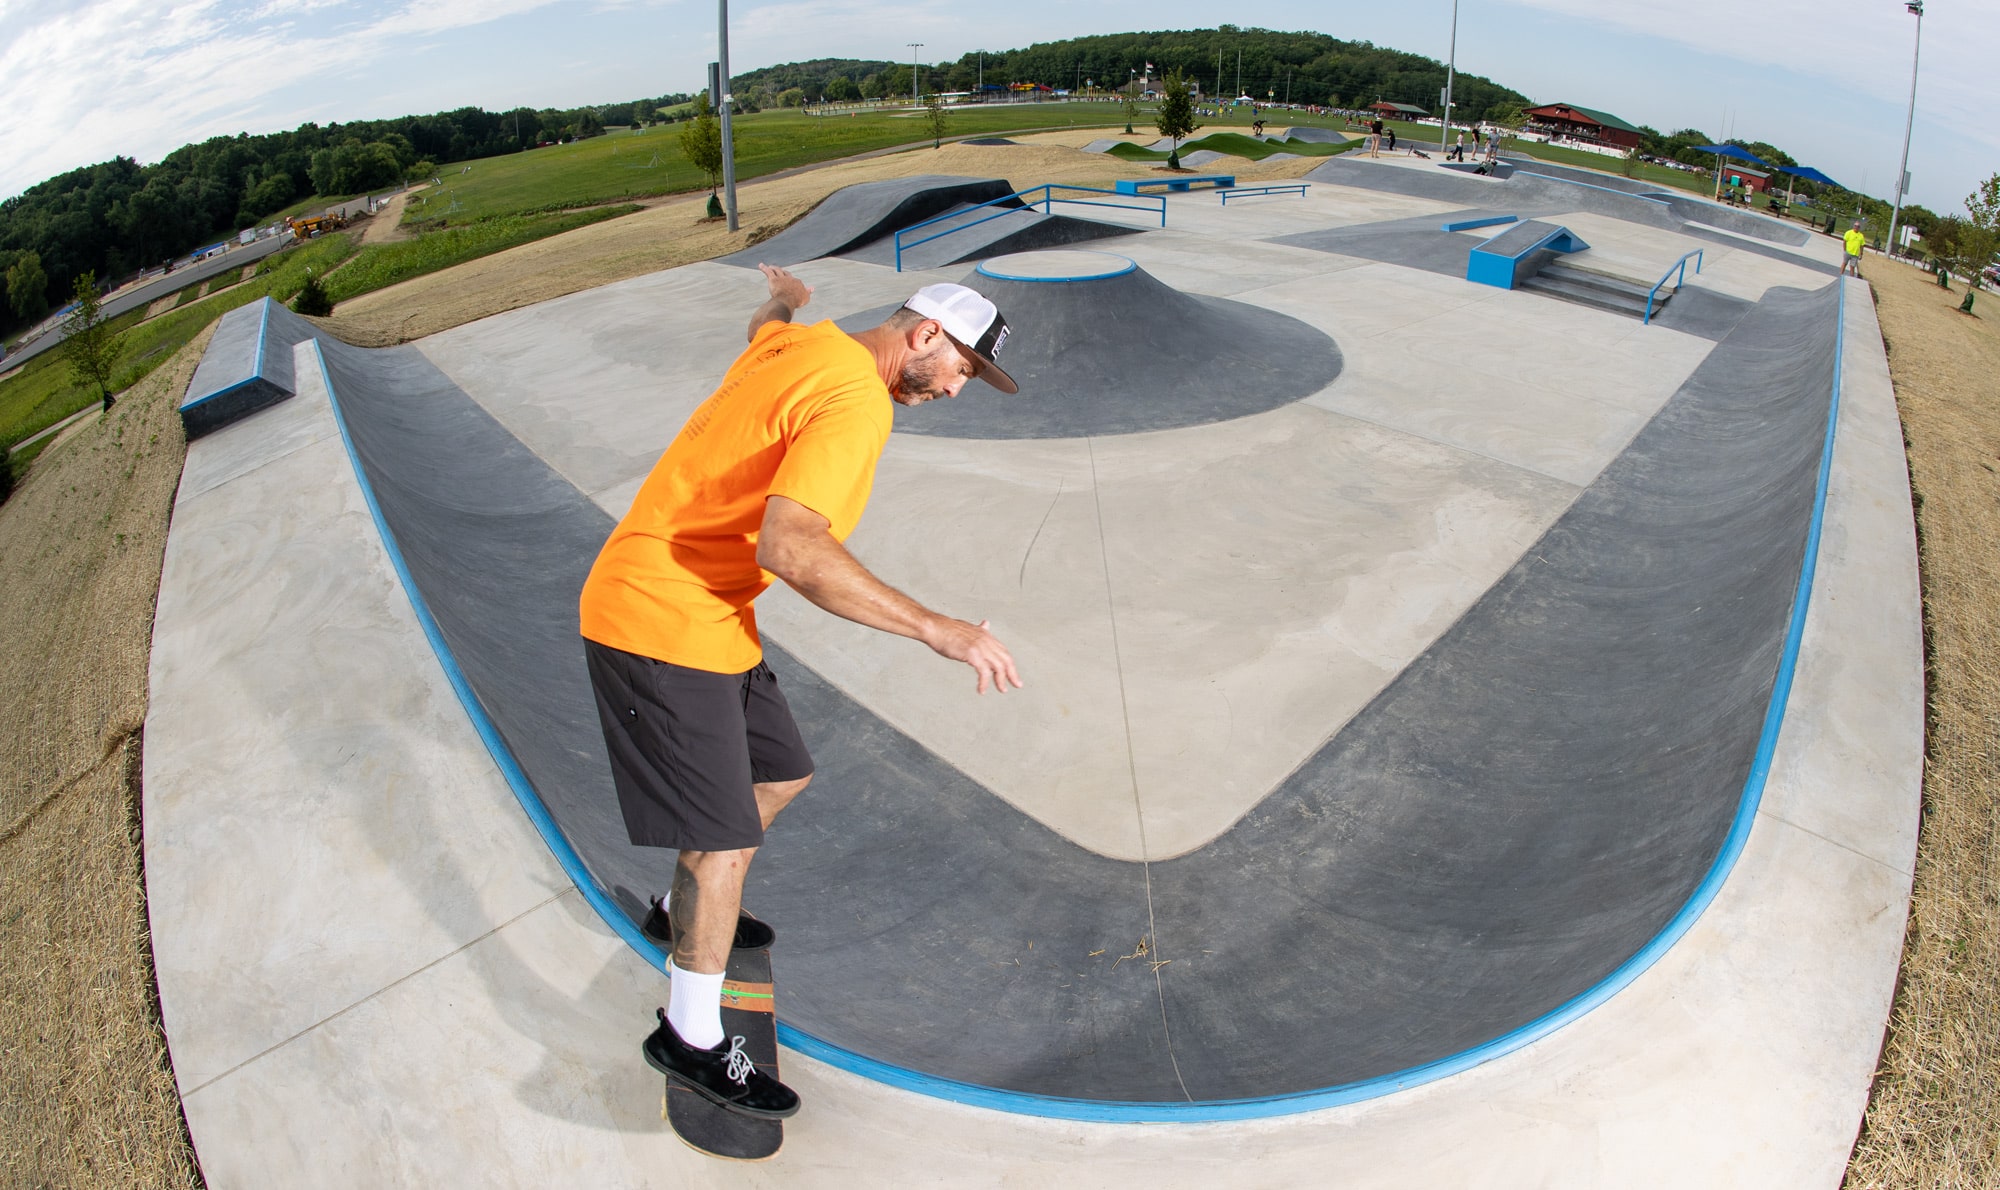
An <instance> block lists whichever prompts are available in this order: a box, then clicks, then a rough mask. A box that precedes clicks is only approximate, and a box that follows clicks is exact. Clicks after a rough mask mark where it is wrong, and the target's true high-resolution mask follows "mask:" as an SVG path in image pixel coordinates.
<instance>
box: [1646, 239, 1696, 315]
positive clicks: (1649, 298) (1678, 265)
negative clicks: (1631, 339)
mask: <svg viewBox="0 0 2000 1190" xmlns="http://www.w3.org/2000/svg"><path fill="white" fill-rule="evenodd" d="M1690 256H1692V257H1694V271H1695V272H1697V273H1699V272H1701V249H1699V248H1696V249H1695V250H1694V251H1692V252H1684V253H1682V254H1681V258H1680V259H1679V260H1677V261H1675V262H1674V263H1672V264H1670V265H1668V266H1667V271H1666V272H1664V273H1661V274H1660V279H1659V280H1658V281H1655V282H1653V287H1652V288H1651V289H1649V290H1647V291H1646V317H1645V319H1644V321H1645V322H1647V323H1650V322H1652V321H1653V295H1654V294H1656V293H1658V292H1660V286H1662V285H1665V284H1666V283H1667V278H1668V277H1671V276H1673V275H1674V270H1675V269H1679V270H1680V271H1681V275H1680V277H1679V279H1677V280H1676V281H1675V282H1674V291H1675V292H1676V293H1678V292H1679V291H1680V287H1681V282H1682V281H1685V280H1687V269H1688V257H1690Z"/></svg>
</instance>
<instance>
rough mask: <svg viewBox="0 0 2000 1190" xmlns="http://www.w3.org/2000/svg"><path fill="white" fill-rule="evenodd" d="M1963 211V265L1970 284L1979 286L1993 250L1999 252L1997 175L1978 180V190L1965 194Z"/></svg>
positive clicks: (1999, 184) (1999, 181) (1999, 182)
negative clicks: (1964, 217)
mask: <svg viewBox="0 0 2000 1190" xmlns="http://www.w3.org/2000/svg"><path fill="white" fill-rule="evenodd" d="M1965 213H1966V215H1967V216H1968V218H1967V220H1966V223H1967V233H1966V235H1965V236H1964V239H1965V240H1966V241H1967V242H1966V243H1965V247H1964V255H1965V260H1966V267H1967V269H1968V275H1969V276H1971V278H1972V284H1973V285H1974V286H1978V285H1979V284H1981V283H1982V282H1983V281H1984V280H1985V277H1986V269H1987V267H1988V266H1989V265H1991V264H1992V263H1993V255H1994V253H1995V252H1996V251H2000V174H1994V175H1993V176H1992V177H1990V178H1988V179H1986V180H1985V181H1984V182H1981V183H1980V184H1979V187H1978V189H1976V190H1974V191H1973V192H1972V193H1971V194H1968V195H1966V196H1965Z"/></svg>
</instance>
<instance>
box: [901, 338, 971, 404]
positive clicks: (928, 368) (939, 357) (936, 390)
mask: <svg viewBox="0 0 2000 1190" xmlns="http://www.w3.org/2000/svg"><path fill="white" fill-rule="evenodd" d="M957 362H958V348H956V347H954V346H952V345H951V343H949V342H945V343H943V344H941V345H940V346H939V348H938V349H937V350H935V351H932V352H931V353H930V354H929V355H925V356H920V357H918V358H916V359H913V360H911V361H909V362H908V363H906V364H904V365H903V370H902V372H900V373H899V374H898V375H897V376H896V394H895V395H896V399H897V400H899V401H901V402H902V403H903V404H905V405H920V404H922V403H923V402H925V401H930V400H935V399H936V398H938V397H942V396H944V395H945V386H946V385H947V384H949V383H950V382H951V376H952V369H953V366H954V365H955V364H956V363H957Z"/></svg>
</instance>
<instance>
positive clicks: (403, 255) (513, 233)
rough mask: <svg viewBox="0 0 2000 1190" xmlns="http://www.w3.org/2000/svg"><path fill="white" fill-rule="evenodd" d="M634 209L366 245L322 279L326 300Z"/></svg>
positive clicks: (491, 224)
mask: <svg viewBox="0 0 2000 1190" xmlns="http://www.w3.org/2000/svg"><path fill="white" fill-rule="evenodd" d="M638 209H639V208H638V207H637V206H632V205H625V206H615V207H593V208H591V209H590V210H587V211H568V212H562V213H558V214H551V215H501V216H498V217H496V218H492V219H482V220H480V221H479V222H477V223H467V224H463V225H460V224H453V225H451V226H449V227H444V228H440V229H438V230H436V231H431V232H426V233H424V234H423V235H420V236H417V237H415V238H414V239H408V240H402V241H399V242H397V243H393V244H371V245H369V246H368V247H366V248H363V249H362V250H361V251H360V253H358V254H357V255H356V256H355V257H354V258H353V259H352V260H350V261H348V262H347V263H346V264H344V265H342V266H341V267H340V269H339V270H337V271H336V272H334V273H333V274H332V275H331V276H329V277H328V278H327V281H326V290H327V296H328V297H330V298H332V299H333V300H334V301H336V302H344V301H346V300H347V299H348V298H352V297H359V296H361V295H362V294H364V293H372V292H374V291H375V290H377V289H386V288H388V287H389V286H391V285H394V284H396V283H397V282H398V281H407V280H409V279H410V278H412V277H421V276H423V275H424V274H426V273H435V272H437V271H438V270H439V269H448V268H450V267H452V266H453V265H456V264H464V263H465V262H466V261H468V260H477V259H478V258H480V257H482V256H488V255H491V254H492V253H495V252H503V251H505V250H507V249H508V248H514V247H518V246H520V245H522V244H527V243H532V242H533V241H535V240H539V239H544V238H546V237H548V236H552V235H560V234H561V233H563V232H565V231H573V230H575V229H576V228H579V227H585V226H588V225H589V224H592V223H602V222H603V221H604V220H606V219H615V218H617V217H618V216H620V215H629V214H631V213H632V212H633V211H636V210H638Z"/></svg>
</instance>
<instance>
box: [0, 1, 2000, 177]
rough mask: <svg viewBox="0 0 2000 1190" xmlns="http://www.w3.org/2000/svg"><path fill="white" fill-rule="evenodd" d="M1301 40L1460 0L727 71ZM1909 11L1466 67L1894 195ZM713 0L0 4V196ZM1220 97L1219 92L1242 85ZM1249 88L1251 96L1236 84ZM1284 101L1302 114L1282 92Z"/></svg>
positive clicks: (1725, 15)
mask: <svg viewBox="0 0 2000 1190" xmlns="http://www.w3.org/2000/svg"><path fill="white" fill-rule="evenodd" d="M1224 15H1227V16H1229V17H1231V18H1232V19H1233V21H1234V23H1236V24H1238V25H1241V26H1245V27H1252V26H1255V27H1261V28H1266V29H1283V30H1311V31H1314V32H1319V33H1325V34H1329V35H1331V36H1333V37H1338V38H1342V39H1346V40H1354V41H1371V42H1374V43H1375V44H1376V45H1378V46H1388V47H1393V48H1395V49H1399V50H1406V51H1409V52H1412V53H1418V54H1424V55H1427V56H1429V57H1433V58H1436V59H1438V60H1440V61H1443V60H1445V59H1446V58H1447V57H1449V56H1451V55H1452V36H1451V35H1452V17H1453V2H1452V0H1414V2H1410V0H1406V2H1404V3H1398V4H1380V3H1362V2H1359V0H1318V2H1315V3H1310V4H1308V3H1302V2H1296V0H1255V2H1253V3H1252V4H1251V5H1250V7H1248V8H1243V9H1239V8H1235V7H1233V6H1231V7H1225V8H1218V7H1217V6H1216V5H1214V4H1213V3H1208V4H1196V3H1189V2H1187V0H1145V2H1144V3H1141V2H1138V0H1099V2H1097V3H1089V4H1078V3H1074V2H1073V0H1013V2H1012V3H1010V4H1006V5H997V6H996V5H979V6H974V5H965V4H947V3H942V2H940V0H902V2H901V3H895V4H888V3H880V2H878V0H734V2H733V3H731V4H730V10H729V18H730V35H729V50H730V66H731V69H732V72H734V73H742V72H743V71H746V70H749V69H753V68H756V67H760V66H770V65H776V64H779V63H783V62H793V61H802V60H806V59H810V58H825V57H834V58H879V59H890V60H895V61H904V60H907V59H908V57H909V55H910V54H911V50H910V49H909V47H908V43H910V42H913V41H914V42H922V43H924V45H923V48H922V49H921V50H918V51H917V53H918V54H920V55H921V57H922V60H923V61H925V62H941V61H947V60H951V59H955V58H957V57H958V56H959V55H960V54H963V53H967V52H970V51H974V50H980V49H987V50H1004V49H1015V48H1022V47H1025V46H1027V45H1030V44H1032V43H1035V42H1042V41H1053V40H1060V39H1063V38H1068V37H1080V36H1087V35H1091V34H1099V33H1124V32H1133V31H1140V30H1146V29H1199V28H1213V27H1214V26H1215V25H1216V24H1217V23H1218V20H1219V18H1220V17H1222V16H1224ZM1916 26H1917V19H1916V18H1915V17H1914V16H1912V15H1911V14H1910V13H1909V12H1908V11H1906V9H1905V5H1904V3H1903V0H1759V2H1757V3H1751V4H1745V3H1743V2H1742V0H1677V2H1676V3H1673V4H1663V3H1660V2H1659V0H1646V2H1644V3H1638V2H1633V0H1512V2H1509V3H1499V2H1495V0H1460V3H1459V5H1458V8H1457V44H1456V62H1457V65H1458V66H1459V68H1460V69H1462V70H1465V71H1468V72H1470V73H1474V74H1480V75H1484V76H1486V77H1488V78H1490V79H1492V80H1494V81H1495V82H1498V83H1501V84H1503V85H1506V86H1510V87H1513V88H1515V89H1516V90H1519V91H1521V92H1523V93H1524V94H1526V95H1528V96H1529V97H1530V98H1531V99H1533V100H1535V101H1536V102H1539V103H1552V102H1562V103H1572V104H1580V105H1583V106H1585V107H1592V108H1597V109H1600V110H1603V111H1609V112H1612V113H1614V114H1616V115H1618V116H1621V117H1623V118H1624V119H1626V120H1628V121H1631V122H1632V123H1635V124H1649V125H1651V126H1653V127H1655V128H1658V129H1660V130H1661V131H1663V132H1671V131H1674V130H1676V129H1679V128H1687V127H1691V128H1697V129H1700V130H1702V131H1703V132H1706V133H1708V134H1709V135H1711V136H1716V137H1725V136H1735V137H1740V138H1742V139H1745V140H1760V141H1765V142H1768V143H1771V144H1775V145H1777V146H1779V147H1780V148H1782V149H1784V150H1785V151H1786V152H1789V153H1791V154H1792V155H1793V156H1794V157H1796V158H1798V159H1799V160H1800V161H1801V162H1803V163H1805V164H1808V165H1812V166H1815V167H1817V168H1819V169H1820V170H1822V171H1823V172H1825V173H1827V174H1828V175H1830V176H1832V177H1833V178H1835V179H1836V180H1838V181H1840V182H1841V183H1843V184H1844V185H1846V186H1848V187H1850V188H1853V189H1857V190H1861V191H1864V192H1866V193H1869V194H1872V195H1876V196H1878V197H1882V198H1885V199H1886V198H1890V197H1891V191H1892V189H1893V179H1894V177H1895V174H1896V169H1897V165H1898V163H1899V160H1900V157H1901V154H1902V146H1903V133H1904V124H1905V119H1906V116H1907V112H1908V103H1909V98H1910V77H1911V70H1910V68H1911V55H1912V50H1913V48H1914V44H1915V36H1916ZM716 29H717V6H716V4H715V3H713V2H710V0H355V2H349V0H0V47H4V49H0V112H5V113H6V118H5V120H4V123H0V197H7V196H13V195H16V194H19V193H20V192H21V191H22V190H24V189H26V188H27V187H28V186H31V185H33V184H35V183H36V182H39V181H43V180H45V179H47V178H50V177H53V176H55V175H56V174H59V173H62V172H64V171H66V170H70V169H74V168H76V167H78V166H83V165H88V164H92V163H95V162H98V161H104V160H107V159H109V158H111V157H114V156H129V157H133V158H136V159H137V160H139V161H141V162H153V161H157V160H159V159H160V158H161V157H162V156H164V155H165V154H166V153H168V152H170V151H172V150H173V149H175V148H177V147H179V146H180V145H183V144H186V143H189V142H192V141H199V140H203V139H206V138H208V137H210V136H217V135H234V134H235V133H237V132H252V133H263V132H277V131H282V130H285V129H289V128H294V127H297V126H298V125H299V124H301V123H304V122H306V121H308V120H311V121H317V122H319V123H329V122H333V121H348V120H361V119H380V118H387V117H393V116H401V115H410V114H422V113H428V112H434V111H445V110H449V109H451V108H455V107H462V106H467V105H473V106H479V107H485V108H487V109H489V110H504V109H507V108H512V107H516V106H528V107H536V108H541V107H575V106H581V105H584V104H593V103H614V102H621V101H624V100H629V99H636V98H640V97H642V96H651V95H661V94H666V93H670V92H680V91H694V90H699V89H700V88H701V87H702V86H703V85H704V80H705V77H706V63H707V62H709V61H710V60H712V59H713V58H714V57H715V50H716ZM1996 66H2000V3H1995V2H1994V0H1932V3H1930V5H1929V6H1928V8H1927V11H1926V12H1925V15H1924V17H1923V44H1922V65H1921V70H1920V72H1919V75H1918V80H1917V106H1916V119H1915V129H1914V135H1913V138H1912V141H1911V147H1910V174H1911V186H1910V194H1909V198H1910V200H1911V201H1913V202H1919V203H1922V204H1923V205H1925V206H1927V207H1929V208H1930V209H1931V210H1933V211H1936V212H1938V213H1939V214H1945V213H1951V212H1955V211H1959V210H1960V208H1961V206H1962V204H1963V202H1964V200H1965V197H1966V196H1967V195H1968V194H1970V193H1971V192H1972V190H1973V188H1974V186H1976V185H1977V184H1978V183H1979V182H1980V181H1982V180H1983V179H1985V178H1987V177H1989V176H1991V175H1992V174H1994V173H1996V172H2000V122H1996V120H1995V119H1994V118H1993V113H1994V112H1995V110H1996V104H1995V101H1996V100H2000V81H1996V79H2000V71H1996ZM1232 81H1233V80H1232ZM1245 84H1246V87H1247V88H1249V89H1252V90H1254V89H1255V88H1254V86H1253V85H1252V84H1251V81H1250V80H1245ZM1294 98H1298V96H1295V97H1294Z"/></svg>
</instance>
